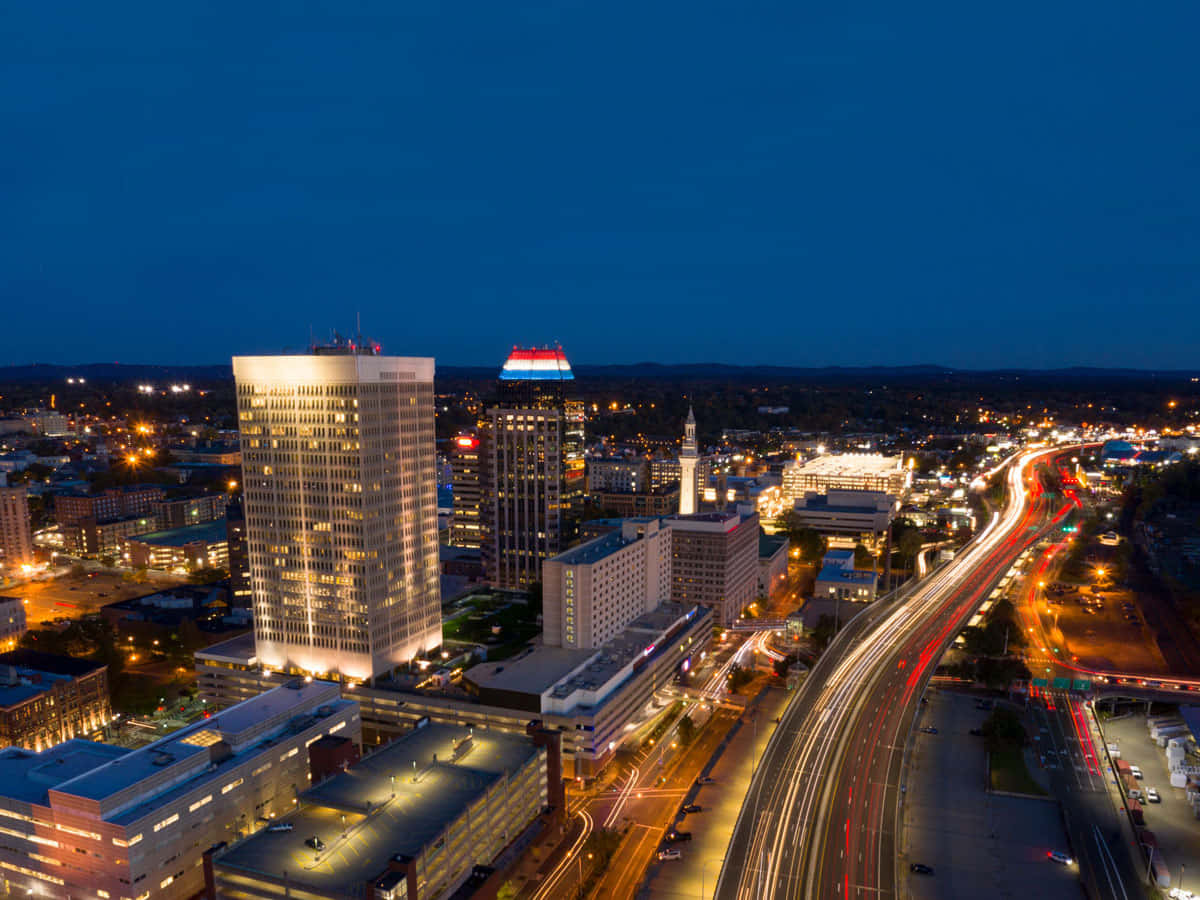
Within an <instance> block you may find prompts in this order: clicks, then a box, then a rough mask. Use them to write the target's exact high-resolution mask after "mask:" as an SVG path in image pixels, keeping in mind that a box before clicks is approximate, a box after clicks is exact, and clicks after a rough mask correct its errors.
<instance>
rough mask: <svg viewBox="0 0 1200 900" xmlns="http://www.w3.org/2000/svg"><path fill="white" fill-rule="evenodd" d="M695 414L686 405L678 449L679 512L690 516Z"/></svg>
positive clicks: (693, 506)
mask: <svg viewBox="0 0 1200 900" xmlns="http://www.w3.org/2000/svg"><path fill="white" fill-rule="evenodd" d="M698 459H699V454H698V453H697V452H696V415H695V413H693V412H692V408H691V407H690V406H689V407H688V417H687V423H686V424H685V425H684V426H683V449H682V450H680V451H679V514H680V515H681V516H690V515H692V513H694V512H695V511H696V462H697V460H698Z"/></svg>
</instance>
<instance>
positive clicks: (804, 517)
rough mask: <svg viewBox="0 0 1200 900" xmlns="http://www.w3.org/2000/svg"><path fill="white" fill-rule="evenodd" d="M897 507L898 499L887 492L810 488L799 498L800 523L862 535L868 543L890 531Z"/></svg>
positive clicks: (796, 507) (825, 531)
mask: <svg viewBox="0 0 1200 900" xmlns="http://www.w3.org/2000/svg"><path fill="white" fill-rule="evenodd" d="M896 506H897V503H896V498H895V496H894V495H892V494H887V493H884V492H883V491H860V490H837V489H831V490H829V491H828V492H827V493H817V492H816V491H806V492H805V493H804V494H803V495H802V496H800V497H799V498H797V499H796V501H795V505H794V507H793V509H794V510H795V519H796V522H797V523H799V524H800V525H802V526H804V527H805V528H811V529H813V530H814V531H819V532H820V533H821V534H827V535H831V536H842V537H844V538H848V539H851V540H857V539H858V538H862V539H863V540H864V541H866V542H867V543H868V544H871V543H873V542H874V541H875V538H876V536H877V535H882V534H884V533H885V532H886V531H887V527H888V523H889V522H891V521H892V514H893V512H894V511H895V509H896Z"/></svg>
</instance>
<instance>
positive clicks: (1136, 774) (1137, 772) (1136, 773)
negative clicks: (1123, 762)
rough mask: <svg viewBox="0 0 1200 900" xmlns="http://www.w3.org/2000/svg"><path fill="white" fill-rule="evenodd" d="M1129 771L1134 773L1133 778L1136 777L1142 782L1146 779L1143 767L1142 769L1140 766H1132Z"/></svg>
mask: <svg viewBox="0 0 1200 900" xmlns="http://www.w3.org/2000/svg"><path fill="white" fill-rule="evenodd" d="M1129 771H1130V772H1132V773H1133V777H1134V778H1137V779H1138V780H1141V779H1142V778H1144V777H1145V776H1144V775H1143V774H1142V769H1141V767H1140V766H1130V767H1129Z"/></svg>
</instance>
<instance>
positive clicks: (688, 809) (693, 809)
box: [683, 803, 704, 813]
mask: <svg viewBox="0 0 1200 900" xmlns="http://www.w3.org/2000/svg"><path fill="white" fill-rule="evenodd" d="M703 808H704V807H702V806H701V805H700V804H699V803H689V804H687V805H686V806H685V807H683V811H684V812H685V813H698V812H700V810H702V809H703Z"/></svg>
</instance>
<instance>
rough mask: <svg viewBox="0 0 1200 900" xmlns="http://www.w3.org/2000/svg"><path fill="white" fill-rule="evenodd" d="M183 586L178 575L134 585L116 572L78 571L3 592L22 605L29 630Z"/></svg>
mask: <svg viewBox="0 0 1200 900" xmlns="http://www.w3.org/2000/svg"><path fill="white" fill-rule="evenodd" d="M186 583H187V579H186V578H181V577H179V576H178V575H166V574H162V575H159V574H157V573H156V574H155V575H154V576H153V577H150V578H148V580H147V581H146V583H144V584H134V583H131V582H128V581H125V580H124V578H123V577H122V575H121V573H119V572H87V573H83V572H80V573H76V574H64V575H61V576H59V577H58V578H54V579H47V580H45V581H31V582H28V583H26V584H20V585H16V586H14V587H11V588H5V589H4V592H3V593H4V596H6V597H19V598H21V600H23V601H24V602H25V618H26V621H27V622H28V623H29V626H30V627H31V628H32V627H35V626H36V625H38V624H39V623H42V622H53V621H54V620H55V619H78V618H80V617H81V616H85V615H87V614H88V613H94V612H97V611H98V610H99V609H100V608H101V607H102V606H106V605H107V604H109V603H116V602H117V601H119V600H128V599H130V598H132V597H144V596H145V595H146V594H153V593H154V592H155V591H160V590H163V589H165V588H168V587H173V586H175V585H177V584H186Z"/></svg>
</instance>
